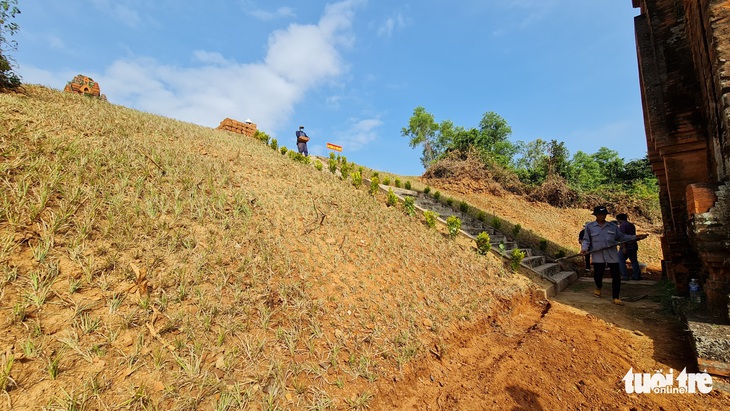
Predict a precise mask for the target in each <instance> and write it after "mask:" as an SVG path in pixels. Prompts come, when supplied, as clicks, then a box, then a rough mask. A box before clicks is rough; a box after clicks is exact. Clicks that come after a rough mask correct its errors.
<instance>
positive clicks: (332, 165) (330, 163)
mask: <svg viewBox="0 0 730 411" xmlns="http://www.w3.org/2000/svg"><path fill="white" fill-rule="evenodd" d="M334 157H335V154H334V153H330V159H329V160H328V161H327V163H328V164H327V167H329V169H330V172H331V173H332V174H335V173H336V172H337V160H336V159H335V158H334Z"/></svg>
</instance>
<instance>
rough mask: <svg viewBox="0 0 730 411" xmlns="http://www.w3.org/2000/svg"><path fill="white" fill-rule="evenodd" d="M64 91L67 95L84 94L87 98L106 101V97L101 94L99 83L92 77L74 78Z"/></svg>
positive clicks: (78, 76) (79, 76)
mask: <svg viewBox="0 0 730 411" xmlns="http://www.w3.org/2000/svg"><path fill="white" fill-rule="evenodd" d="M63 91H65V92H67V93H77V94H83V95H85V96H91V97H98V98H100V99H102V100H106V96H105V95H103V94H101V89H100V88H99V83H97V82H96V81H94V80H93V79H92V78H91V77H87V76H84V75H83V74H79V75H77V76H75V77H74V78H73V80H71V81H69V82H68V83H66V87H64V88H63Z"/></svg>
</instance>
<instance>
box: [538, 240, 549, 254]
mask: <svg viewBox="0 0 730 411" xmlns="http://www.w3.org/2000/svg"><path fill="white" fill-rule="evenodd" d="M547 246H548V242H547V240H545V239H542V240H540V251H542V252H543V253H544V252H545V251H547Z"/></svg>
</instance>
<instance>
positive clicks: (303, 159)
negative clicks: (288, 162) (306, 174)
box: [287, 150, 312, 164]
mask: <svg viewBox="0 0 730 411" xmlns="http://www.w3.org/2000/svg"><path fill="white" fill-rule="evenodd" d="M287 154H288V156H289V158H291V159H292V160H294V161H296V162H298V163H302V164H310V163H311V162H312V159H310V158H309V157H307V156H305V155H304V154H302V153H297V152H296V151H294V150H289V152H288V153H287Z"/></svg>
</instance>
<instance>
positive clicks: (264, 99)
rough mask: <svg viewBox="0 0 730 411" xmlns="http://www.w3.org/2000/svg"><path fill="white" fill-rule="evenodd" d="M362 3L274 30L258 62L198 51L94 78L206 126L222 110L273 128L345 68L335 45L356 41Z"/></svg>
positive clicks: (122, 99) (116, 96)
mask: <svg viewBox="0 0 730 411" xmlns="http://www.w3.org/2000/svg"><path fill="white" fill-rule="evenodd" d="M361 3H362V1H361V0H346V1H343V2H340V3H335V4H331V5H329V6H327V7H326V9H325V11H324V13H323V15H322V17H321V19H320V21H319V22H318V24H316V25H314V24H311V25H299V24H292V25H290V26H289V27H288V28H287V29H285V30H278V31H275V32H274V33H272V34H271V35H270V36H269V41H268V51H267V54H266V56H265V58H264V61H263V62H258V63H248V64H241V63H236V62H233V61H230V60H228V59H226V58H225V57H224V56H223V55H222V54H220V53H215V52H208V51H204V50H198V51H195V52H194V53H193V56H192V57H193V58H194V59H195V60H196V62H197V65H196V66H193V67H181V66H176V65H172V64H164V63H161V62H159V61H157V60H156V59H153V58H141V57H137V58H131V59H119V60H117V61H115V62H114V63H113V64H112V65H111V66H109V67H108V68H107V69H106V70H105V72H104V73H102V74H95V75H94V76H95V77H94V79H95V80H96V81H98V82H99V84H100V86H101V88H102V93H104V94H106V95H107V97H108V98H109V100H110V101H111V102H112V103H116V104H122V105H125V106H128V107H132V108H136V109H140V110H144V111H148V112H152V113H156V114H160V115H164V116H168V117H172V118H177V119H181V120H184V121H189V122H193V123H196V124H201V125H206V126H210V127H214V126H217V125H218V123H219V122H220V121H221V120H222V119H224V118H226V117H231V118H236V119H245V118H250V119H252V120H253V121H254V122H255V123H257V124H258V126H259V128H260V129H264V130H267V132H270V134H273V135H275V134H276V132H275V130H276V127H277V126H278V125H280V124H283V123H285V122H286V121H287V120H288V119H289V117H290V116H291V114H292V113H293V111H294V107H295V105H296V104H297V103H299V102H301V101H302V99H303V98H304V96H305V94H306V93H307V92H308V91H309V90H311V89H312V88H314V87H317V86H318V85H320V84H322V83H324V82H328V81H332V80H333V79H335V78H337V77H338V76H340V75H341V74H343V73H344V72H345V71H346V69H347V67H346V65H345V63H344V62H343V60H342V58H341V56H340V53H339V50H340V49H341V48H343V47H349V46H350V45H351V44H352V43H353V41H354V39H353V35H352V33H351V30H350V28H351V25H352V20H353V18H354V12H355V8H356V7H357V6H358V5H359V4H361ZM64 84H65V83H64ZM61 87H62V86H61Z"/></svg>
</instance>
